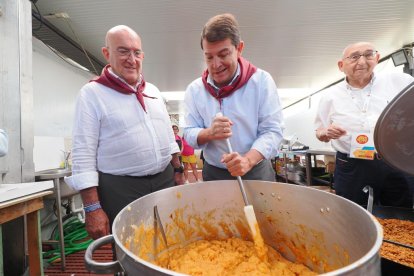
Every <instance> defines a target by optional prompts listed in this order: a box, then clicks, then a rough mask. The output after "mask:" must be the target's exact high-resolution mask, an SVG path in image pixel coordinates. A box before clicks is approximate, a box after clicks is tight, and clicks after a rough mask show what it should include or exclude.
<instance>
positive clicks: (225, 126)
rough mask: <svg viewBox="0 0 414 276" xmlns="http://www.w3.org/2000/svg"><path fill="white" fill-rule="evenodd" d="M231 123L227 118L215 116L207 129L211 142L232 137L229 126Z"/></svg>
mask: <svg viewBox="0 0 414 276" xmlns="http://www.w3.org/2000/svg"><path fill="white" fill-rule="evenodd" d="M232 125H233V122H232V121H230V119H229V118H228V117H225V116H216V117H215V118H214V120H213V122H212V123H211V126H210V128H209V130H210V136H211V137H212V140H222V139H227V138H229V137H231V136H232V132H231V126H232Z"/></svg>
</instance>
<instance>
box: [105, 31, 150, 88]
mask: <svg viewBox="0 0 414 276" xmlns="http://www.w3.org/2000/svg"><path fill="white" fill-rule="evenodd" d="M105 44H106V45H105V47H102V54H103V56H104V57H105V59H106V60H107V61H108V63H109V65H110V67H111V69H112V72H113V73H115V74H116V75H118V76H120V77H121V78H123V79H124V80H125V81H126V82H127V83H129V84H131V85H135V84H136V83H137V82H138V81H139V79H140V76H141V71H142V60H143V59H144V52H143V50H142V44H141V38H140V37H139V35H138V34H137V33H136V32H135V31H134V30H132V29H131V28H130V27H128V26H125V25H119V26H115V27H113V28H111V29H110V30H109V31H108V32H107V33H106V37H105Z"/></svg>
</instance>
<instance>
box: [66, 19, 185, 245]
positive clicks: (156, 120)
mask: <svg viewBox="0 0 414 276" xmlns="http://www.w3.org/2000/svg"><path fill="white" fill-rule="evenodd" d="M105 44H106V45H105V47H103V48H102V54H103V56H104V58H105V59H106V60H107V62H108V65H107V66H105V68H104V70H103V72H102V74H101V75H100V76H99V77H98V78H96V79H94V80H93V81H91V82H89V83H87V84H86V85H84V86H83V87H82V88H81V91H80V93H79V96H78V98H77V102H76V112H75V120H74V125H73V150H72V164H73V165H72V173H73V174H72V176H71V177H68V178H67V179H66V181H67V182H68V184H69V185H70V186H72V188H74V189H76V190H79V191H80V194H81V196H82V201H83V205H84V210H85V222H86V230H87V231H88V233H89V235H90V236H91V237H92V238H94V239H96V238H99V237H102V236H105V235H108V234H109V232H110V227H111V225H112V223H113V221H114V219H115V216H116V215H117V214H118V212H119V211H121V209H122V208H124V207H125V206H126V205H128V204H129V203H130V202H132V201H134V200H135V199H138V198H139V197H142V196H145V195H147V194H149V193H152V192H155V191H158V190H161V189H164V188H168V187H172V186H174V185H175V184H182V183H183V178H182V173H183V171H182V168H181V163H180V161H179V159H178V153H179V152H180V149H179V148H178V145H177V143H176V142H175V139H174V134H173V131H172V129H171V126H170V124H171V123H170V118H169V116H168V112H167V108H166V106H165V104H164V101H163V100H162V97H161V93H160V91H159V90H158V88H157V87H155V86H154V85H153V84H151V83H148V82H145V80H144V77H143V74H142V61H143V59H144V52H143V50H142V43H141V38H140V37H139V35H138V34H137V33H136V32H135V31H134V30H132V29H131V28H129V27H127V26H123V25H120V26H115V27H113V28H111V29H110V30H109V31H108V33H107V35H106V39H105Z"/></svg>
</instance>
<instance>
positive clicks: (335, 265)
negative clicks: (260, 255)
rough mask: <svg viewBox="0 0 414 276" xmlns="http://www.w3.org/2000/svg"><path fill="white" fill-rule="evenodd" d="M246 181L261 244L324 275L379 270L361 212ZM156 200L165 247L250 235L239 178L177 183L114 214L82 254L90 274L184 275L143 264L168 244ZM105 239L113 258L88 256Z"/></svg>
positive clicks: (371, 232) (374, 238) (374, 237)
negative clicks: (108, 227)
mask: <svg viewBox="0 0 414 276" xmlns="http://www.w3.org/2000/svg"><path fill="white" fill-rule="evenodd" d="M244 183H245V189H246V193H247V196H248V198H249V200H250V202H251V204H252V205H253V206H254V210H255V213H256V216H257V220H258V222H259V226H260V229H261V232H262V235H263V238H264V240H265V242H266V243H267V244H268V245H270V246H272V247H273V248H275V249H277V250H278V251H279V252H280V253H282V254H283V255H284V256H285V257H286V258H288V259H289V260H291V261H295V260H296V261H298V262H302V263H304V264H306V265H307V266H308V267H310V268H311V269H312V270H314V271H316V272H318V273H326V275H380V273H381V272H380V258H379V254H378V252H379V249H380V246H381V242H382V229H381V226H380V225H379V223H378V222H377V221H376V220H375V219H374V218H373V216H372V215H371V214H369V213H368V212H367V211H366V210H365V209H363V208H362V207H360V206H358V205H357V204H355V203H353V202H351V201H349V200H347V199H344V198H342V197H338V196H336V195H334V194H330V193H327V192H323V191H320V190H316V189H312V188H308V187H304V186H297V185H290V184H284V183H275V182H265V181H244ZM155 205H157V208H158V210H159V214H160V218H161V221H162V224H163V226H164V229H165V232H166V236H167V240H168V245H169V246H170V247H171V246H174V244H180V243H181V244H184V243H188V242H192V241H194V240H197V239H211V238H227V237H231V236H237V237H242V238H245V239H249V238H250V235H249V231H248V225H247V222H246V221H245V218H244V213H243V206H244V202H243V199H242V195H241V193H240V190H239V186H238V183H237V182H236V181H212V182H203V183H198V184H191V185H183V186H177V187H173V188H169V189H165V190H162V191H159V192H155V193H153V194H150V195H147V196H145V197H142V198H140V199H138V200H136V201H134V202H132V203H131V204H129V205H128V206H127V207H125V208H124V209H123V210H122V211H121V212H120V213H119V214H118V215H117V217H116V219H115V222H114V224H113V227H112V233H113V235H111V236H107V237H103V238H101V239H98V240H96V241H94V242H93V243H92V244H91V245H90V246H89V248H88V250H87V252H86V254H85V263H86V266H87V267H88V269H90V270H91V271H93V272H95V273H114V272H119V271H124V272H126V274H128V275H182V274H179V273H176V272H174V271H170V270H167V269H164V268H160V267H158V266H156V265H153V264H152V263H150V262H149V261H148V260H151V259H153V258H154V257H155V256H156V255H157V254H158V253H159V251H162V250H164V249H165V247H164V246H163V242H162V238H161V234H160V233H159V232H160V231H159V227H158V224H157V223H156V222H155V219H154V206H155ZM110 242H114V243H115V248H116V253H117V259H118V261H115V262H111V263H97V262H95V261H93V260H92V253H93V251H95V250H96V249H97V248H99V247H101V246H102V245H104V244H106V243H110ZM329 271H330V272H329Z"/></svg>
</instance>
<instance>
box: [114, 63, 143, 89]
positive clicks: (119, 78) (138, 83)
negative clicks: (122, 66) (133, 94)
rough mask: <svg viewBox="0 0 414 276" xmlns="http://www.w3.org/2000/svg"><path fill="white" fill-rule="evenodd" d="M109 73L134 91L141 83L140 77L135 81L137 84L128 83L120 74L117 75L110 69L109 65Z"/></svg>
mask: <svg viewBox="0 0 414 276" xmlns="http://www.w3.org/2000/svg"><path fill="white" fill-rule="evenodd" d="M108 71H109V74H111V75H112V76H114V77H115V78H117V79H118V80H120V81H122V82H123V83H125V84H126V85H128V86H129V87H131V88H132V89H134V91H136V90H137V88H138V86H139V85H140V84H141V80H142V78H141V77H140V78H139V81H138V82H137V84H135V85H130V84H129V83H127V82H126V81H125V80H124V79H123V78H121V77H120V76H118V75H117V74H115V73H114V71H112V68H111V67H109V68H108Z"/></svg>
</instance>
